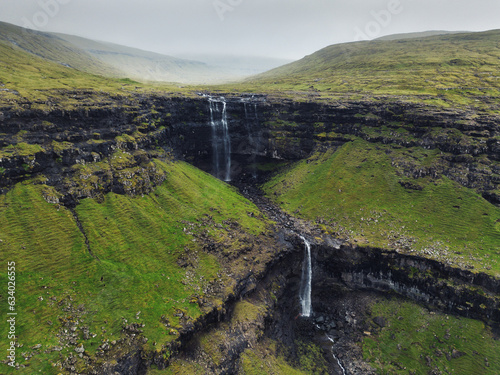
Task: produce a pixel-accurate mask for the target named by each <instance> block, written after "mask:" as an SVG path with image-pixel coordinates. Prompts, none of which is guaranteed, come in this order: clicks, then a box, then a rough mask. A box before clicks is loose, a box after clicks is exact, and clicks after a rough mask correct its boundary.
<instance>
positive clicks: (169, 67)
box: [52, 34, 236, 83]
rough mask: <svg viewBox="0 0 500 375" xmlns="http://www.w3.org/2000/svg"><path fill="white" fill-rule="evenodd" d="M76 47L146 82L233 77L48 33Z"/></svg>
mask: <svg viewBox="0 0 500 375" xmlns="http://www.w3.org/2000/svg"><path fill="white" fill-rule="evenodd" d="M52 35H54V36H56V37H58V38H60V39H62V40H65V41H67V42H69V43H71V44H72V45H74V46H77V47H78V48H80V49H81V50H83V51H85V52H86V53H88V54H89V55H90V56H92V57H93V58H94V59H95V60H97V61H100V62H102V63H104V64H106V65H108V66H112V67H113V68H115V69H117V70H119V71H120V72H122V74H124V75H125V76H126V77H128V78H132V79H137V80H142V81H144V80H146V81H163V82H182V83H211V82H219V81H224V80H229V79H234V78H235V77H236V75H233V74H226V73H225V72H224V71H223V70H222V69H219V68H216V67H212V66H210V65H208V64H206V63H203V62H199V61H193V60H187V59H181V58H177V57H172V56H166V55H162V54H158V53H154V52H148V51H144V50H140V49H137V48H131V47H125V46H121V45H118V44H113V43H107V42H98V41H94V40H90V39H86V38H81V37H78V36H73V35H66V34H52Z"/></svg>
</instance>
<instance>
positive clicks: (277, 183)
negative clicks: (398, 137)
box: [264, 140, 500, 276]
mask: <svg viewBox="0 0 500 375" xmlns="http://www.w3.org/2000/svg"><path fill="white" fill-rule="evenodd" d="M404 157H411V158H414V159H416V160H418V161H419V162H420V163H422V164H423V165H428V166H429V165H432V164H433V163H436V162H438V160H439V152H435V151H429V150H424V149H421V148H417V147H415V148H411V149H393V148H391V146H387V145H381V144H370V143H368V142H365V141H362V140H356V141H354V142H351V143H347V144H345V145H344V146H343V147H342V148H340V149H339V150H338V151H336V152H334V151H333V150H329V151H327V152H325V153H316V154H314V155H313V156H311V157H310V158H309V159H308V160H304V161H301V162H299V163H297V164H296V165H294V166H293V167H291V168H290V169H288V170H287V171H285V172H283V173H281V174H279V175H277V176H275V177H274V178H273V179H272V180H271V181H269V182H268V183H266V184H265V185H264V188H265V190H266V191H267V193H268V194H269V195H270V197H275V199H276V201H277V202H279V203H280V204H281V206H282V207H283V208H284V209H285V210H286V211H288V212H290V213H293V214H295V215H298V216H300V217H303V218H305V219H308V220H313V221H316V222H317V223H318V224H320V225H322V226H323V228H324V229H325V230H326V231H328V232H330V233H332V234H334V235H336V236H340V237H343V238H345V239H347V240H349V241H351V242H352V243H357V244H359V245H365V246H366V245H370V246H378V247H381V248H387V249H396V250H398V251H400V252H404V253H411V254H415V255H417V254H418V255H422V256H425V257H429V258H432V259H437V260H440V261H443V262H445V263H450V264H453V265H454V266H458V267H461V268H473V269H474V270H476V271H484V272H487V273H490V274H493V275H496V276H499V275H500V226H499V221H500V209H499V208H498V207H495V206H494V205H492V204H490V203H489V202H487V201H486V200H484V199H483V198H482V197H481V196H480V195H478V194H477V193H475V192H474V191H472V190H470V189H467V188H465V187H462V186H460V185H459V184H457V183H455V182H453V181H450V180H449V179H447V178H446V177H442V176H438V177H436V178H430V177H425V178H420V179H413V178H408V177H405V176H404V175H402V174H401V173H399V172H398V170H397V168H396V167H395V166H393V162H394V161H397V160H400V159H401V158H404Z"/></svg>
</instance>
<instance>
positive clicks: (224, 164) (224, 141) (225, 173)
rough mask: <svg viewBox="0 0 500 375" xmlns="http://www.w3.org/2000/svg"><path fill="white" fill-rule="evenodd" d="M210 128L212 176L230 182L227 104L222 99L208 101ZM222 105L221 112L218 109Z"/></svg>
mask: <svg viewBox="0 0 500 375" xmlns="http://www.w3.org/2000/svg"><path fill="white" fill-rule="evenodd" d="M208 102H209V107H210V125H211V127H212V154H213V157H212V163H213V174H214V176H216V177H217V178H219V179H223V180H224V181H226V182H229V181H231V138H230V136H229V126H228V121H227V104H226V101H225V99H224V98H220V100H216V99H214V98H212V97H209V99H208ZM219 103H222V110H221V109H220V108H219Z"/></svg>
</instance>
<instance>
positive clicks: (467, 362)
mask: <svg viewBox="0 0 500 375" xmlns="http://www.w3.org/2000/svg"><path fill="white" fill-rule="evenodd" d="M371 314H372V316H374V317H383V318H384V319H385V322H386V325H385V327H383V328H379V329H378V330H377V331H376V332H375V333H374V334H372V335H371V336H366V337H365V338H364V340H363V356H364V358H365V360H367V361H368V362H369V363H370V364H371V365H372V366H373V367H374V368H375V369H377V372H378V373H379V374H430V373H432V374H440V373H441V374H484V375H487V374H491V375H493V374H498V373H500V361H499V354H498V353H499V352H500V341H499V340H498V337H496V338H495V337H494V335H493V334H492V332H491V330H490V329H489V328H488V327H486V326H485V325H484V323H482V322H480V321H477V320H471V319H466V318H460V317H456V316H452V315H446V314H442V313H439V312H433V311H429V310H427V309H426V308H425V307H422V306H419V305H417V304H415V303H413V302H408V301H406V302H401V301H400V300H387V299H384V300H380V301H379V302H377V303H375V304H374V305H373V306H372V308H371Z"/></svg>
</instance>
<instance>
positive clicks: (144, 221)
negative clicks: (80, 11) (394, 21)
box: [0, 31, 500, 375]
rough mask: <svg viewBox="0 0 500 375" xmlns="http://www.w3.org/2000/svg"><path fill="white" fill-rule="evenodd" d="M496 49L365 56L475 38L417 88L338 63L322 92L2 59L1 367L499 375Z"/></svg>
mask: <svg viewBox="0 0 500 375" xmlns="http://www.w3.org/2000/svg"><path fill="white" fill-rule="evenodd" d="M498 35H499V33H498V32H497V31H493V32H489V33H480V34H457V35H455V34H453V35H451V36H450V35H446V36H431V37H428V38H424V39H423V40H419V41H418V42H417V41H413V42H412V41H410V42H404V43H403V44H404V46H403V47H401V45H402V44H401V43H402V42H397V41H376V42H373V43H372V44H370V43H371V42H370V43H369V42H361V44H359V45H358V46H357V47H356V48H358V47H359V49H357V50H356V51H357V52H356V54H359V59H360V60H359V61H361V60H363V59H364V58H365V57H366V54H364V53H365V52H366V51H365V52H360V51H362V50H363V48H366V46H369V47H370V49H371V51H372V52H373V50H376V51H378V53H375V54H373V59H374V60H376V59H377V58H378V59H380V61H386V62H387V61H388V60H389V59H388V58H387V55H386V54H387V53H389V52H387V50H391V48H393V47H394V45H395V44H396V43H399V44H398V48H399V47H401V48H402V52H401V53H402V54H403V55H405V56H407V55H406V54H409V53H410V52H412V51H413V53H414V46H413V43H418V44H419V45H420V46H422V45H424V46H429V47H428V48H429V49H432V50H433V49H434V48H437V47H436V46H441V48H443V49H445V47H446V48H448V47H449V45H450V44H449V43H451V44H452V45H457V44H460V43H462V42H463V44H460V45H461V46H462V47H463V50H468V49H469V48H470V43H472V42H471V41H476V40H480V43H476V45H479V46H480V48H477V51H475V52H474V53H477V54H478V55H481V59H482V60H481V61H480V62H477V61H478V60H477V59H476V60H474V62H472V60H471V61H468V62H467V63H466V62H464V63H463V64H462V63H456V64H451V65H450V64H448V63H446V66H444V65H439V64H441V62H436V61H435V60H432V61H431V62H429V61H415V62H414V64H417V65H419V66H421V67H422V68H421V69H422V72H423V73H422V74H420V73H419V74H418V77H420V78H419V79H417V80H410V79H408V77H406V78H405V77H404V75H405V74H406V73H405V72H407V71H408V69H409V68H408V66H405V65H404V64H403V65H400V64H399V63H398V61H399V62H400V61H401V58H400V57H398V56H394V59H395V60H397V61H396V62H393V63H391V64H389V63H387V64H388V65H387V66H385V65H384V66H383V69H382V66H378V67H379V68H380V70H378V72H379V73H380V75H379V74H375V75H374V74H373V71H370V70H366V65H363V64H362V63H361V62H359V65H357V64H358V62H356V61H358V60H356V58H353V59H351V62H352V61H354V62H353V64H354V65H356V66H355V67H344V68H345V69H347V70H349V72H351V73H350V74H347V73H346V71H347V70H345V71H342V70H339V67H340V66H341V65H342V64H341V62H337V60H335V59H336V57H335V56H334V57H331V56H326V57H325V56H323V55H324V54H325V53H327V52H328V53H329V52H330V51H329V50H326V51H323V52H320V55H321V56H323V57H324V59H325V61H324V64H327V63H329V64H330V63H331V62H332V61H333V62H334V64H333V67H332V71H331V72H329V73H328V74H327V71H325V70H322V71H321V72H319V73H317V72H316V71H314V72H311V71H309V70H308V69H309V65H308V60H311V59H313V57H307V58H306V59H305V60H304V61H302V62H300V61H299V62H298V63H295V64H296V65H290V66H288V67H286V66H285V67H284V68H278V70H276V71H274V72H273V71H271V72H269V73H265V74H264V75H262V76H261V77H256V78H254V79H253V80H248V81H246V82H243V83H239V84H228V85H224V86H190V87H184V86H183V87H179V85H173V84H169V85H167V84H160V85H151V84H147V83H139V82H135V81H132V80H130V79H116V78H107V77H104V76H97V75H93V73H89V72H82V71H79V70H75V69H71V68H69V67H66V66H62V65H60V64H57V63H54V62H53V61H49V60H48V59H46V58H42V57H40V56H35V55H32V54H28V52H26V51H21V50H19V49H17V48H15V47H13V46H12V45H11V44H10V45H9V44H8V43H4V42H1V43H0V49H1V50H2V57H1V58H0V63H1V65H0V66H1V69H0V81H1V84H2V85H3V86H2V89H1V90H2V91H0V192H1V195H0V228H1V231H0V263H1V264H7V263H8V262H11V261H15V263H16V288H17V293H18V295H17V299H16V301H17V304H16V309H17V311H18V312H19V317H18V325H17V327H16V350H15V352H16V354H17V355H16V365H15V366H14V367H15V368H12V366H9V365H8V363H7V362H6V361H4V362H3V363H2V370H1V371H2V373H4V372H5V373H8V374H9V373H20V374H33V373H44V374H59V373H63V374H116V373H118V374H149V375H157V374H268V373H275V374H345V373H347V374H376V373H389V374H400V373H405V374H420V373H435V374H440V373H442V374H445V373H463V374H475V373H481V374H497V373H498V372H499V371H500V368H499V366H500V361H499V360H498V354H497V353H498V349H500V348H499V341H498V334H499V324H500V290H499V288H500V207H499V204H500V188H499V183H500V164H499V163H500V158H499V152H500V138H499V137H500V131H499V124H500V114H499V112H498V82H497V81H496V80H495V79H494V74H496V73H495V71H496V69H497V68H498V58H497V57H496V56H497V55H496V54H497V53H498V48H497V47H494V48H493V47H491V46H493V45H494V43H497V39H498ZM461 41H462V42H461ZM440 43H441V44H440ZM443 46H445V47H443ZM483 46H486V47H484V48H486V49H488V52H487V53H486V52H485V50H483V49H482V48H483ZM379 47H380V50H378V49H377V48H379ZM332 48H333V50H335V49H338V48H340V47H335V46H334V47H332ZM405 48H406V49H405ZM489 49H491V51H493V52H491V53H490V52H489ZM424 50H425V48H424ZM463 50H462V49H457V52H456V54H460V53H463V52H461V51H463ZM467 53H468V52H467ZM423 55H424V54H422V56H423ZM444 55H447V54H446V53H445V54H444ZM447 56H448V55H447ZM339 58H340V57H339ZM446 59H448V57H446ZM457 59H459V57H457ZM17 61H19V62H17ZM93 61H94V60H93ZM447 61H448V60H447ZM457 61H458V60H457ZM21 62H22V63H21ZM372 62H373V61H372ZM311 64H312V65H314V66H315V67H318V66H321V64H317V60H314V62H313V63H311ZM335 64H337V65H335ZM438 65H439V66H438ZM372 66H373V65H372ZM436 66H438V67H437V68H436ZM471 66H474V69H475V70H474V71H473V72H472V73H470V74H471V75H473V76H474V77H475V78H471V79H470V80H469V78H467V77H465V76H463V74H462V73H464V72H465V71H467V72H471V70H470V68H471ZM465 67H467V69H466V68H465ZM448 68H449V69H451V72H450V71H449V70H446V69H448ZM279 69H284V70H283V72H282V73H280V71H279ZM304 69H306V70H304ZM311 69H312V68H311ZM314 69H316V68H314ZM314 69H313V70H314ZM432 69H438V70H439V71H441V72H442V74H443V75H442V76H436V77H435V79H436V82H438V84H436V86H435V87H434V86H432V85H430V86H429V87H427V88H426V89H425V90H421V89H420V88H419V87H420V86H419V85H420V84H421V83H422V82H421V81H420V79H429V77H430V75H432V74H433V73H432V72H431V70H432ZM444 70H446V72H443V71H444ZM281 74H284V76H285V77H287V78H286V79H285V78H283V77H284V76H280V75H281ZM464 74H465V73H464ZM326 75H328V79H326V78H325V79H324V78H321V77H323V76H326ZM388 75H391V76H393V77H396V78H394V80H393V81H389V84H384V85H382V84H381V82H382V81H384V82H385V81H386V79H387V76H388ZM320 76H321V77H320ZM445 76H446V77H448V78H446V79H443V77H445ZM486 76H487V77H488V78H484V77H486ZM318 77H319V78H318ZM340 77H344V78H342V79H350V80H351V81H350V83H348V84H346V85H343V84H337V81H336V80H338V79H341V78H340ZM346 77H349V78H346ZM426 77H427V78H426ZM481 77H482V78H481ZM403 79H405V80H406V81H405V82H406V83H405V85H406V86H405V87H403V86H402V85H403V84H402V83H401V82H402V81H400V80H403ZM379 80H380V81H379ZM461 80H467V81H468V82H469V83H470V84H471V85H472V84H473V85H475V86H474V87H475V88H470V87H469V88H463V87H462V88H460V89H457V88H456V87H455V86H454V85H456V84H458V83H459V82H460V81H461ZM475 80H478V81H477V82H476V81H475ZM46 81H47V82H49V83H48V84H47V85H46V84H45V82H46ZM479 81H481V83H479ZM312 82H315V83H314V84H312ZM390 82H392V83H394V86H391V84H390ZM471 82H474V83H471ZM311 84H312V85H313V87H311ZM480 84H481V85H483V84H484V85H487V87H486V86H485V88H484V89H483V88H481V89H479V88H478V87H479V86H480ZM357 85H362V86H363V89H362V90H360V89H359V87H360V86H357ZM378 85H382V86H383V87H378ZM447 85H448V86H450V87H451V86H453V87H455V88H454V89H453V90H441V89H442V88H443V87H445V86H446V87H448V86H447ZM347 86H349V88H348V89H345V88H346V87H347ZM476 86H477V87H476ZM306 244H309V245H310V247H309V248H308V247H307V245H306ZM307 275H309V276H307ZM306 276H307V278H306ZM306 279H307V280H306ZM1 280H2V283H3V284H4V285H7V282H8V277H7V274H6V273H2V276H1ZM304 280H306V281H304ZM304 283H306V284H307V285H308V286H307V287H304ZM6 298H7V295H6V294H5V293H4V292H2V293H1V298H0V313H1V314H3V315H4V316H6V314H7V313H8V304H7V303H6V301H7V299H6ZM309 298H310V301H309ZM306 300H307V301H308V302H307V303H306V302H304V301H306ZM309 302H310V303H309ZM306 305H307V307H306ZM1 329H2V331H1V335H2V337H6V336H7V333H8V331H7V330H8V327H7V326H2V327H1ZM6 344H7V342H6V341H1V342H0V348H1V349H8V346H6ZM4 351H6V350H4Z"/></svg>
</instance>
